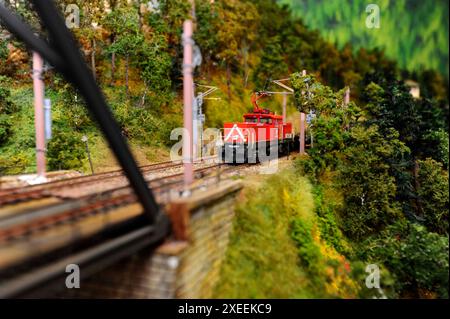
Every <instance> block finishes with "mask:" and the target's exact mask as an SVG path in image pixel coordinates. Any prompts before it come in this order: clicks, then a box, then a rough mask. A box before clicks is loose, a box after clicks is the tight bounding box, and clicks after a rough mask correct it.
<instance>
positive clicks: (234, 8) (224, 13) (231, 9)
mask: <svg viewBox="0 0 450 319" xmlns="http://www.w3.org/2000/svg"><path fill="white" fill-rule="evenodd" d="M218 22H219V23H218V25H217V27H218V28H217V44H218V47H217V51H216V54H217V57H218V58H219V59H220V60H222V61H223V62H224V64H225V67H226V79H227V94H228V99H229V100H230V99H231V72H232V66H233V65H237V62H238V61H239V60H240V58H241V57H242V54H241V52H242V47H243V46H244V47H246V46H247V45H248V44H249V43H251V42H252V41H253V40H254V39H255V32H254V30H256V27H257V25H258V23H259V15H258V11H257V10H256V7H255V5H254V4H253V3H252V2H250V1H247V0H244V1H239V0H229V1H220V2H219V8H218Z"/></svg>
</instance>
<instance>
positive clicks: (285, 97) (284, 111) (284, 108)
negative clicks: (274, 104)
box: [283, 94, 287, 124]
mask: <svg viewBox="0 0 450 319" xmlns="http://www.w3.org/2000/svg"><path fill="white" fill-rule="evenodd" d="M286 104H287V95H286V94H283V124H286Z"/></svg>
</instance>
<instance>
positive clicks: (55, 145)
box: [47, 130, 86, 170]
mask: <svg viewBox="0 0 450 319" xmlns="http://www.w3.org/2000/svg"><path fill="white" fill-rule="evenodd" d="M47 157H48V166H49V168H50V169H53V170H57V169H77V168H80V167H82V165H83V163H82V161H83V160H84V159H85V157H86V151H85V149H84V145H83V142H82V141H81V136H79V135H78V134H76V133H75V132H73V131H64V130H59V131H56V132H54V134H53V137H52V139H51V140H50V142H49V144H48V150H47Z"/></svg>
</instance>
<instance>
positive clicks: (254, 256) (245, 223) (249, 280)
mask: <svg viewBox="0 0 450 319" xmlns="http://www.w3.org/2000/svg"><path fill="white" fill-rule="evenodd" d="M245 196H246V197H245V199H246V200H245V201H242V204H240V205H239V206H238V208H237V211H236V217H235V220H234V224H233V232H232V234H231V238H230V244H229V248H228V250H227V255H226V260H225V262H224V266H223V267H222V274H221V281H220V282H219V284H218V286H217V291H216V296H217V297H222V298H283V297H287V296H288V297H290V298H295V297H316V298H324V297H325V298H326V297H340V298H352V297H354V296H356V294H357V290H358V288H357V285H356V284H355V283H354V281H353V279H352V278H351V275H350V265H349V262H348V261H347V260H346V258H345V257H344V256H342V255H340V254H338V253H337V252H336V251H335V250H334V249H333V248H332V247H329V246H328V245H326V244H325V243H324V242H323V241H322V239H321V233H320V231H319V228H318V225H317V220H316V216H315V213H314V209H315V208H314V199H313V194H312V188H311V185H310V184H309V183H308V182H307V181H306V179H305V178H304V177H300V176H298V175H296V174H295V173H294V172H292V171H289V170H287V171H284V172H282V173H281V174H278V175H275V176H272V177H270V178H268V179H267V180H266V181H264V182H263V184H262V185H261V187H260V188H258V189H257V190H255V189H251V194H248V193H247V194H246V195H245ZM275 239H276V240H275ZM262 252H263V253H262Z"/></svg>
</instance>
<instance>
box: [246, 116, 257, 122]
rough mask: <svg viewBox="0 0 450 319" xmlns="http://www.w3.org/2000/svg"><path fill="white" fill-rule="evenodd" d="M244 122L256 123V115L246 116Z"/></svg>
mask: <svg viewBox="0 0 450 319" xmlns="http://www.w3.org/2000/svg"><path fill="white" fill-rule="evenodd" d="M245 123H258V119H257V118H256V117H246V118H245Z"/></svg>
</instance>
